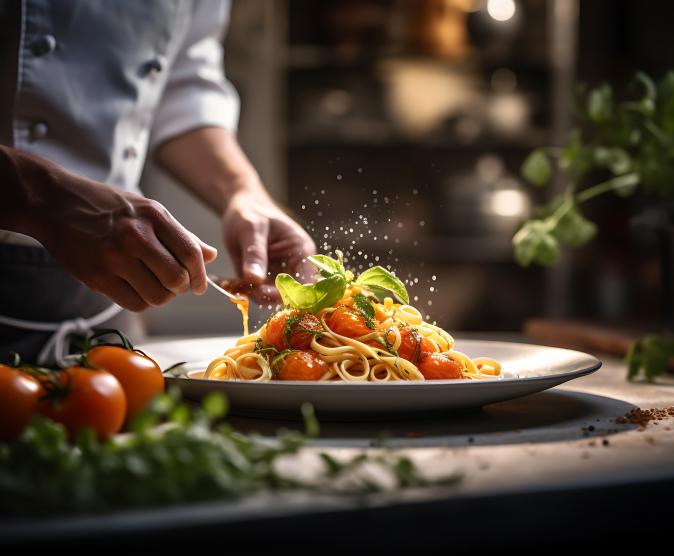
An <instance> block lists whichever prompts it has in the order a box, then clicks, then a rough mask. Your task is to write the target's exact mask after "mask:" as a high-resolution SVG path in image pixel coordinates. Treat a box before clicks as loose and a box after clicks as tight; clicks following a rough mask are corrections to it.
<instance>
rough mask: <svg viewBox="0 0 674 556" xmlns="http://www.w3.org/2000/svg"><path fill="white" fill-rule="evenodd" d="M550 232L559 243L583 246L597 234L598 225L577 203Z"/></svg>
mask: <svg viewBox="0 0 674 556" xmlns="http://www.w3.org/2000/svg"><path fill="white" fill-rule="evenodd" d="M550 233H551V234H552V235H553V236H554V237H555V239H557V241H559V243H568V244H570V245H573V246H574V247H581V246H583V245H585V244H586V243H587V242H588V241H590V240H591V239H593V238H594V236H595V235H597V225H596V224H595V223H594V222H590V221H589V220H587V219H586V218H585V217H584V216H583V215H582V214H581V212H580V210H579V209H578V206H577V205H576V206H574V207H573V208H571V209H570V210H569V212H567V213H566V214H565V215H564V216H563V217H562V218H560V220H559V222H558V223H557V226H555V228H554V229H553V230H552V231H551V232H550Z"/></svg>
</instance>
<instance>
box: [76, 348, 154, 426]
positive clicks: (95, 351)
mask: <svg viewBox="0 0 674 556" xmlns="http://www.w3.org/2000/svg"><path fill="white" fill-rule="evenodd" d="M86 358H87V362H88V363H89V364H90V365H92V366H94V367H101V368H103V369H105V370H106V371H108V372H109V373H110V374H112V375H114V376H115V377H116V378H117V380H119V382H120V383H121V384H122V388H124V392H125V394H126V403H127V421H131V420H132V419H133V418H134V417H135V416H136V415H138V413H140V412H141V411H142V410H143V409H144V408H145V406H146V405H147V404H148V402H149V401H150V400H151V399H152V398H153V397H154V396H155V395H156V394H158V393H159V392H163V391H164V375H163V374H162V372H161V369H160V368H159V365H157V364H156V363H155V362H154V361H153V360H152V359H150V358H149V357H146V356H144V355H141V354H140V353H136V352H135V351H131V350H129V349H126V348H123V347H119V346H99V347H94V348H91V349H90V350H89V351H88V352H87V355H86Z"/></svg>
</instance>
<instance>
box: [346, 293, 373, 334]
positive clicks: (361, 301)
mask: <svg viewBox="0 0 674 556" xmlns="http://www.w3.org/2000/svg"><path fill="white" fill-rule="evenodd" d="M351 298H352V299H353V304H354V306H355V307H356V309H357V310H358V312H359V313H360V314H361V316H362V317H363V318H364V319H365V324H367V327H368V328H369V329H370V330H374V328H375V326H374V321H373V320H372V319H374V307H373V306H372V303H371V302H370V300H369V299H368V298H367V297H365V296H364V295H363V294H362V293H358V294H356V295H354V296H352V297H351Z"/></svg>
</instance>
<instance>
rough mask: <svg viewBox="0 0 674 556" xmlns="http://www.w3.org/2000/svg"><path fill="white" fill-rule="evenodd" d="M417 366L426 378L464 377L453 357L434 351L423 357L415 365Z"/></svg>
mask: <svg viewBox="0 0 674 556" xmlns="http://www.w3.org/2000/svg"><path fill="white" fill-rule="evenodd" d="M417 368H418V369H419V372H420V373H421V374H422V375H424V378H425V379H426V380H446V379H457V380H458V379H462V378H464V376H463V374H462V373H461V365H460V364H459V363H457V362H456V361H454V359H452V358H450V357H447V356H446V355H442V354H441V353H434V354H432V355H429V356H427V357H424V358H423V359H422V360H421V361H420V362H419V364H418V365H417Z"/></svg>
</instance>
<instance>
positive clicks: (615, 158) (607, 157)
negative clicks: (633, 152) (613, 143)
mask: <svg viewBox="0 0 674 556" xmlns="http://www.w3.org/2000/svg"><path fill="white" fill-rule="evenodd" d="M594 161H595V163H596V164H597V166H601V167H603V168H608V169H609V170H610V171H611V172H613V174H615V175H616V176H620V175H622V174H627V172H629V171H630V170H631V169H632V157H631V156H630V155H629V153H628V152H627V151H626V150H625V149H621V148H620V147H597V148H596V149H595V151H594Z"/></svg>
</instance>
